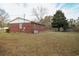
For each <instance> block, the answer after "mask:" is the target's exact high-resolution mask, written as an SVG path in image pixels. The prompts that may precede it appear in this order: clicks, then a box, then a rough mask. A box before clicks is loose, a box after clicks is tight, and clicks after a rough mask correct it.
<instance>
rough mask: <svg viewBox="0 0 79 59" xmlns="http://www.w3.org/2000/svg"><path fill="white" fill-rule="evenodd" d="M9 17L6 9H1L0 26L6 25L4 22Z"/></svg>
mask: <svg viewBox="0 0 79 59" xmlns="http://www.w3.org/2000/svg"><path fill="white" fill-rule="evenodd" d="M8 17H9V15H8V13H7V12H6V11H5V10H4V9H0V27H3V26H4V23H6V22H7V18H8Z"/></svg>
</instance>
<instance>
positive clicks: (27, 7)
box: [0, 3, 79, 20]
mask: <svg viewBox="0 0 79 59" xmlns="http://www.w3.org/2000/svg"><path fill="white" fill-rule="evenodd" d="M37 6H42V7H44V8H46V9H47V15H52V16H53V15H54V14H55V12H56V10H58V9H60V10H62V11H63V12H64V14H65V16H66V18H67V19H70V18H74V19H77V18H78V17H79V4H78V3H75V4H74V3H39V4H38V3H27V4H22V3H18V4H17V3H2V4H1V3H0V8H2V9H4V10H5V11H6V12H7V13H8V14H9V16H10V17H9V19H14V18H16V17H23V16H24V14H26V16H25V18H26V19H29V20H31V19H34V18H35V17H34V16H33V15H32V9H33V8H35V7H37Z"/></svg>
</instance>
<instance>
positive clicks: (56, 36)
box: [0, 31, 79, 56]
mask: <svg viewBox="0 0 79 59" xmlns="http://www.w3.org/2000/svg"><path fill="white" fill-rule="evenodd" d="M0 55H3V56H4V55H6V56H9V55H12V56H21V55H22V56H24V55H25V56H48V55H49V56H54V55H55V56H59V55H66V56H67V55H71V56H72V55H79V33H77V32H49V31H48V32H42V33H39V34H28V33H0Z"/></svg>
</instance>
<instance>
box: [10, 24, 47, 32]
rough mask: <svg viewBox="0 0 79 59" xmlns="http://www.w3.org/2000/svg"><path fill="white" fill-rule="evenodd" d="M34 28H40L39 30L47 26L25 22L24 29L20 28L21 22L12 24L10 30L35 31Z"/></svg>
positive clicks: (43, 29)
mask: <svg viewBox="0 0 79 59" xmlns="http://www.w3.org/2000/svg"><path fill="white" fill-rule="evenodd" d="M34 30H38V31H39V32H41V31H45V30H46V28H45V26H43V25H39V24H31V23H23V24H22V29H20V28H19V23H13V24H10V32H28V33H29V32H31V33H32V32H33V31H34Z"/></svg>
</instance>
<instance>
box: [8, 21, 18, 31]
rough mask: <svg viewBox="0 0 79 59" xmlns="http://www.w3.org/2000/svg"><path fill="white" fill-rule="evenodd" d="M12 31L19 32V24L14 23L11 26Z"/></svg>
mask: <svg viewBox="0 0 79 59" xmlns="http://www.w3.org/2000/svg"><path fill="white" fill-rule="evenodd" d="M9 29H10V32H19V31H20V30H19V24H17V23H14V24H10V26H9Z"/></svg>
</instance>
